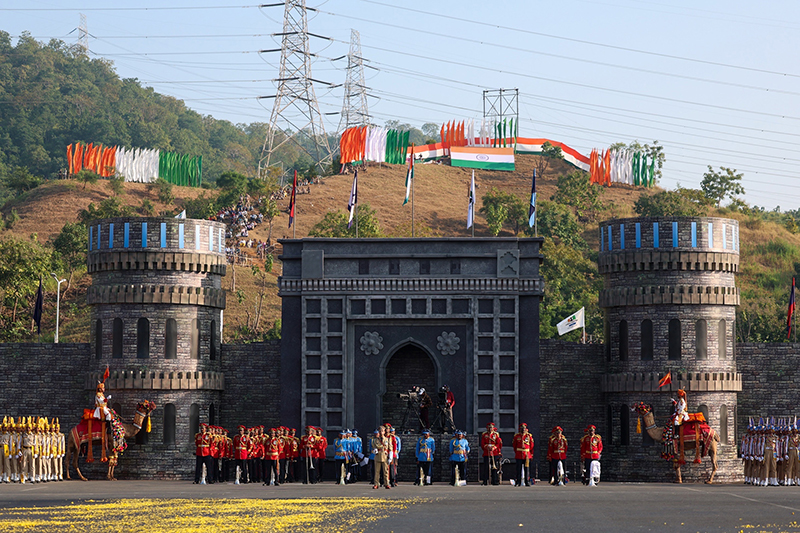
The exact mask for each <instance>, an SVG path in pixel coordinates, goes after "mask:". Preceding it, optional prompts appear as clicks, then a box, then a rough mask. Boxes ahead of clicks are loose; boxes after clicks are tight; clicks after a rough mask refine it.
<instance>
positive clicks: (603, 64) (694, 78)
mask: <svg viewBox="0 0 800 533" xmlns="http://www.w3.org/2000/svg"><path fill="white" fill-rule="evenodd" d="M320 13H323V14H326V15H330V16H334V17H337V16H338V17H346V18H348V19H350V20H359V21H362V22H369V23H373V24H379V25H381V26H385V27H392V28H397V29H401V30H403V31H413V32H418V33H423V34H425V35H433V36H436V37H443V38H446V39H454V40H458V41H463V42H468V43H473V44H479V45H481V46H491V47H495V48H501V49H503V50H514V51H516V52H524V53H528V54H536V55H541V56H545V57H552V58H556V59H565V60H568V61H576V62H579V63H588V64H590V65H595V66H601V67H611V68H618V69H623V70H630V71H633V72H643V73H646V74H655V75H658V76H667V77H672V78H679V79H685V80H691V81H699V82H703V83H712V84H717V85H726V86H730V87H738V88H741V89H750V90H757V91H762V92H773V93H779V94H788V95H793V96H800V92H794V91H785V90H781V89H773V88H768V87H759V86H756V85H748V84H744V83H734V82H729V81H722V80H716V79H712V78H701V77H698V76H687V75H684V74H675V73H672V72H662V71H658V70H652V69H645V68H640V67H632V66H629V65H618V64H614V63H607V62H603V61H597V60H593V59H583V58H579V57H572V56H567V55H563V54H554V53H550V52H542V51H539V50H531V49H529V48H520V47H518V46H510V45H507V44H498V43H493V42H487V41H481V40H479V39H470V38H467V37H460V36H455V35H449V34H446V33H438V32H434V31H430V30H425V29H421V28H414V27H410V26H401V25H399V24H391V23H389V22H386V21H376V20H370V19H366V18H362V17H356V16H353V15H340V14H338V13H332V12H330V11H321V10H320Z"/></svg>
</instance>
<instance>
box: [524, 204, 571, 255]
mask: <svg viewBox="0 0 800 533" xmlns="http://www.w3.org/2000/svg"><path fill="white" fill-rule="evenodd" d="M536 222H537V223H536V225H537V227H538V231H539V234H540V235H541V236H542V237H550V238H551V239H553V241H554V242H556V243H562V244H566V245H569V246H571V247H573V248H576V249H585V248H586V241H585V240H584V239H583V236H582V235H581V233H582V232H583V227H581V225H580V224H579V223H578V219H577V218H576V217H575V214H574V213H573V212H572V210H571V209H570V208H569V207H567V206H565V205H562V204H559V203H556V202H548V201H547V200H543V201H541V202H539V203H538V205H537V206H536ZM525 234H526V235H528V236H533V235H534V228H531V227H526V229H525Z"/></svg>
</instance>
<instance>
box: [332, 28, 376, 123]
mask: <svg viewBox="0 0 800 533" xmlns="http://www.w3.org/2000/svg"><path fill="white" fill-rule="evenodd" d="M369 123H370V116H369V107H368V106H367V87H366V82H365V81H364V58H363V57H362V56H361V35H360V34H359V33H358V32H357V31H356V30H353V29H351V30H350V53H348V54H347V74H346V76H345V82H344V103H343V104H342V116H341V118H340V119H339V133H341V132H343V131H344V130H346V129H347V128H349V127H351V126H363V125H365V124H369Z"/></svg>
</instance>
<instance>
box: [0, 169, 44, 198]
mask: <svg viewBox="0 0 800 533" xmlns="http://www.w3.org/2000/svg"><path fill="white" fill-rule="evenodd" d="M41 184H42V178H39V177H37V176H34V175H32V174H31V173H30V172H29V171H28V169H27V168H25V167H16V168H15V169H14V170H12V171H11V172H8V173H7V174H6V175H5V176H3V185H5V186H6V187H7V188H8V189H10V190H12V191H14V192H15V193H16V194H17V195H20V194H22V193H23V192H26V191H30V190H31V189H35V188H36V187H38V186H39V185H41Z"/></svg>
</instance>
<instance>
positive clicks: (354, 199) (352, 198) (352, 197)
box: [347, 169, 358, 229]
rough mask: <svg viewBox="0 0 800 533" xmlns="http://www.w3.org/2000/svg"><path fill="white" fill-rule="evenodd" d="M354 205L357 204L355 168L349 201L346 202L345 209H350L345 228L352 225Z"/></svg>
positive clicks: (354, 212) (356, 175)
mask: <svg viewBox="0 0 800 533" xmlns="http://www.w3.org/2000/svg"><path fill="white" fill-rule="evenodd" d="M356 205H358V170H357V169H356V172H355V174H354V175H353V189H352V190H351V191H350V201H349V202H347V210H348V211H350V218H349V219H348V221H347V229H350V227H351V226H352V225H353V217H354V216H355V214H356Z"/></svg>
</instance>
